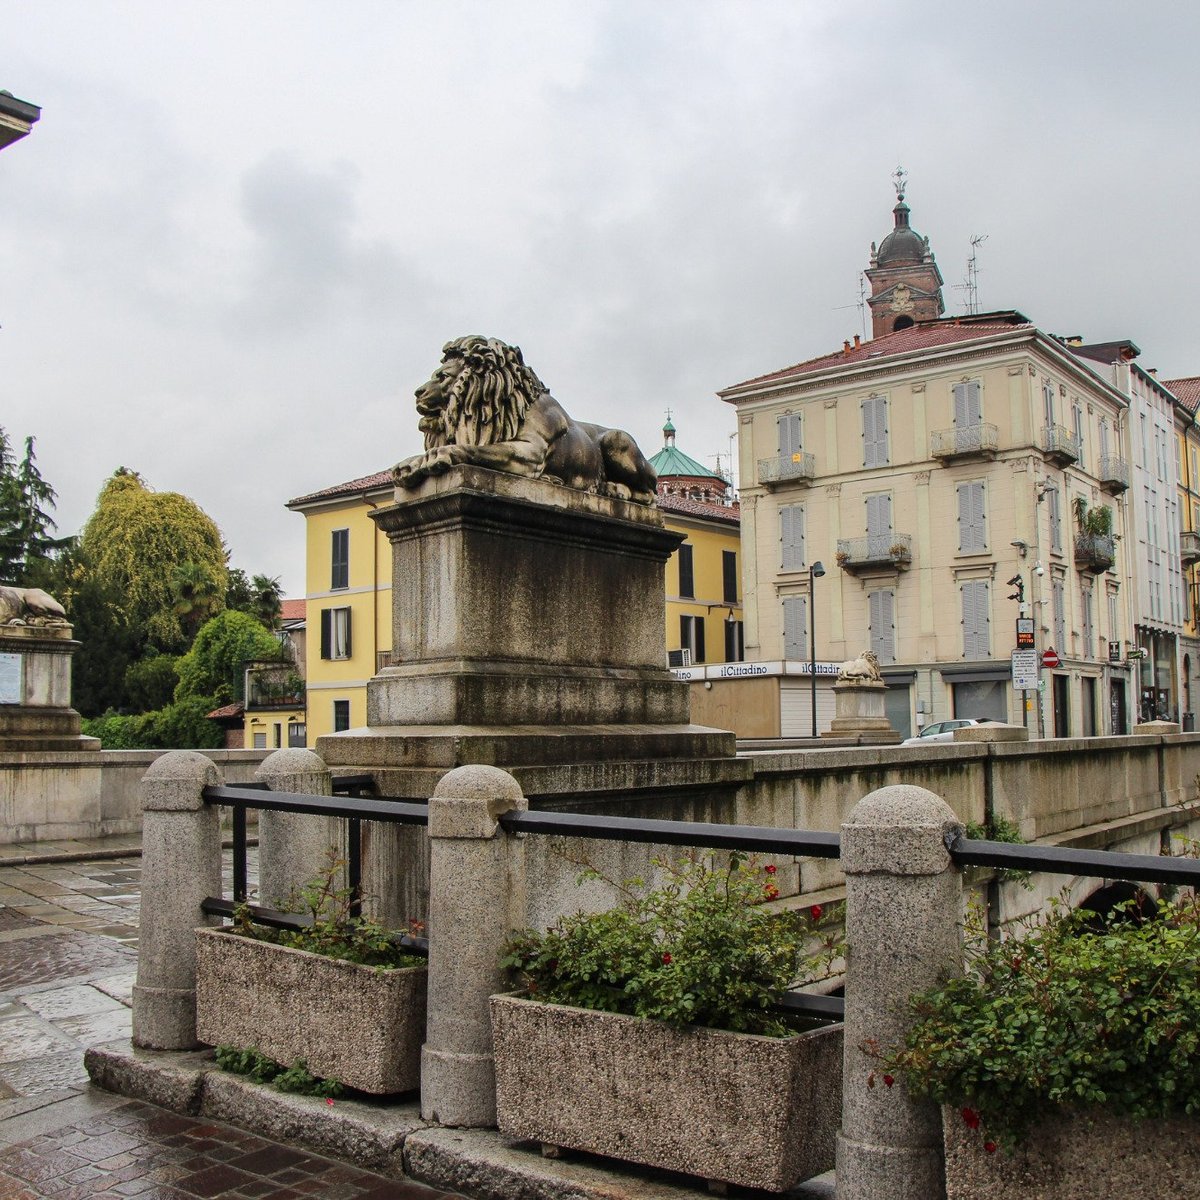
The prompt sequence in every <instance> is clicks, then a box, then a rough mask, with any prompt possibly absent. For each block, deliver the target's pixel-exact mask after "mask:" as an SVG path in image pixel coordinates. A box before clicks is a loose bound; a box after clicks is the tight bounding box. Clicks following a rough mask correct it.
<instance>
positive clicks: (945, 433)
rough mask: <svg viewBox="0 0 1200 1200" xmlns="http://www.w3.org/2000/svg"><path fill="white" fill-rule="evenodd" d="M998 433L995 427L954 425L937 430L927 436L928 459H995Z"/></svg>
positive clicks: (948, 460) (997, 447)
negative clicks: (951, 427) (950, 427)
mask: <svg viewBox="0 0 1200 1200" xmlns="http://www.w3.org/2000/svg"><path fill="white" fill-rule="evenodd" d="M999 446H1000V431H999V430H998V429H997V428H996V426H995V425H986V424H984V423H982V422H981V423H980V424H978V425H956V426H955V427H954V428H953V429H937V430H935V431H934V432H933V433H932V434H930V436H929V457H930V458H937V459H940V460H942V461H943V462H950V461H951V460H953V459H956V458H995V457H996V451H997V450H998V449H999Z"/></svg>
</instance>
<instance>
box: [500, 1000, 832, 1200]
mask: <svg viewBox="0 0 1200 1200" xmlns="http://www.w3.org/2000/svg"><path fill="white" fill-rule="evenodd" d="M491 1010H492V1012H491V1016H492V1037H493V1041H494V1043H495V1051H496V1109H497V1122H498V1124H499V1126H500V1130H501V1132H503V1133H506V1134H509V1135H510V1136H514V1137H519V1138H528V1139H532V1140H534V1141H538V1142H542V1143H544V1144H547V1145H552V1146H566V1147H570V1148H571V1149H575V1150H586V1151H589V1152H591V1153H594V1154H604V1155H608V1156H609V1157H612V1158H621V1159H625V1160H626V1161H629V1162H636V1163H642V1164H645V1165H647V1166H653V1167H661V1168H665V1169H667V1170H672V1171H682V1172H685V1173H687V1174H689V1175H698V1176H700V1177H701V1178H703V1179H708V1180H720V1181H723V1182H728V1183H736V1184H740V1185H742V1186H745V1187H757V1188H766V1189H768V1190H770V1191H776V1192H779V1191H785V1190H787V1189H788V1188H789V1187H791V1186H792V1184H794V1183H796V1182H797V1181H799V1180H801V1179H808V1178H810V1177H811V1176H813V1175H819V1174H820V1173H821V1172H822V1171H826V1170H829V1169H830V1168H831V1167H832V1166H833V1161H834V1138H835V1136H836V1134H837V1129H838V1126H839V1124H840V1123H841V1111H842V1026H841V1025H830V1026H826V1027H824V1028H821V1029H817V1030H814V1031H812V1032H810V1033H802V1034H798V1035H797V1036H795V1037H790V1038H771V1037H758V1036H752V1035H748V1034H741V1033H726V1032H724V1031H722V1030H717V1029H700V1028H690V1029H673V1028H672V1027H671V1026H669V1025H664V1024H662V1023H661V1022H658V1021H647V1020H643V1019H641V1018H638V1017H625V1016H618V1015H615V1014H612V1013H601V1012H592V1011H589V1010H586V1009H581V1008H570V1007H568V1006H566V1005H558V1004H542V1003H538V1002H536V1001H532V1000H526V999H523V998H521V997H518V996H493V997H492V1000H491Z"/></svg>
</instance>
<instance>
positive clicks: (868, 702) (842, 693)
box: [821, 681, 902, 745]
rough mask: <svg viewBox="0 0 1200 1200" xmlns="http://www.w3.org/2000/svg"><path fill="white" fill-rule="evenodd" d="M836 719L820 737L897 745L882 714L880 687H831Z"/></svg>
mask: <svg viewBox="0 0 1200 1200" xmlns="http://www.w3.org/2000/svg"><path fill="white" fill-rule="evenodd" d="M833 694H834V700H835V703H836V706H837V708H836V713H837V715H836V716H835V717H834V718H833V720H832V721H831V722H830V725H829V729H828V730H827V731H826V732H823V733H822V734H821V736H822V737H828V738H844V737H850V736H857V737H860V738H861V739H863V740H868V739H869V740H870V741H871V742H873V743H876V744H879V745H889V744H894V743H896V742H899V741H901V740H902V739H901V737H900V734H899V733H897V732H896V730H895V729H893V728H892V725H891V722H890V721H889V720H888V719H887V716H886V714H885V712H884V696H885V695H886V694H887V685H886V684H884V683H859V682H856V681H855V682H852V681H840V682H838V683H835V684H834V685H833Z"/></svg>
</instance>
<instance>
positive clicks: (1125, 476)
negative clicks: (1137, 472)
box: [1097, 454, 1129, 496]
mask: <svg viewBox="0 0 1200 1200" xmlns="http://www.w3.org/2000/svg"><path fill="white" fill-rule="evenodd" d="M1097 477H1098V479H1099V480H1100V487H1101V489H1102V490H1104V491H1106V492H1107V493H1108V494H1109V495H1110V496H1117V495H1120V493H1121V492H1123V491H1125V490H1126V489H1127V488H1128V487H1129V464H1128V463H1127V462H1126V461H1125V460H1124V459H1123V458H1119V457H1118V456H1117V455H1115V454H1102V455H1101V456H1100V471H1099V474H1098V476H1097Z"/></svg>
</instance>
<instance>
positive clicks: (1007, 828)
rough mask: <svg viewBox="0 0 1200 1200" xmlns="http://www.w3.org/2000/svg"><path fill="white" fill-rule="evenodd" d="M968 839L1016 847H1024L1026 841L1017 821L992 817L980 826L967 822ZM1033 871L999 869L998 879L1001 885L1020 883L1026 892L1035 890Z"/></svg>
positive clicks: (997, 871) (997, 872) (976, 823)
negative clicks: (1003, 843)
mask: <svg viewBox="0 0 1200 1200" xmlns="http://www.w3.org/2000/svg"><path fill="white" fill-rule="evenodd" d="M967 837H969V838H976V839H983V840H986V841H989V842H1008V843H1009V844H1010V845H1014V846H1024V845H1025V839H1024V838H1023V837H1022V836H1021V830H1020V828H1019V827H1018V825H1017V823H1016V822H1015V821H1010V820H1009V819H1008V818H1007V817H992V819H991V820H990V821H985V822H984V823H983V824H982V825H980V824H979V823H978V822H977V821H968V822H967ZM1032 875H1033V872H1032V871H1017V870H1013V869H1012V868H1010V867H997V868H996V878H997V879H998V880H999V881H1000V882H1001V883H1019V884H1020V885H1021V886H1022V887H1023V888H1024V889H1025V890H1026V891H1030V890H1031V889H1032V888H1033V883H1032V882H1031V878H1032Z"/></svg>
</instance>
